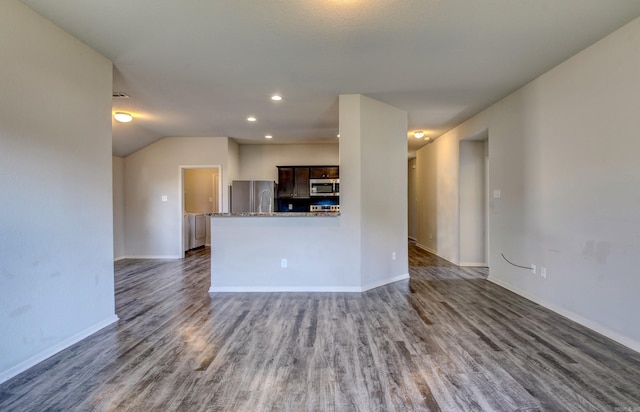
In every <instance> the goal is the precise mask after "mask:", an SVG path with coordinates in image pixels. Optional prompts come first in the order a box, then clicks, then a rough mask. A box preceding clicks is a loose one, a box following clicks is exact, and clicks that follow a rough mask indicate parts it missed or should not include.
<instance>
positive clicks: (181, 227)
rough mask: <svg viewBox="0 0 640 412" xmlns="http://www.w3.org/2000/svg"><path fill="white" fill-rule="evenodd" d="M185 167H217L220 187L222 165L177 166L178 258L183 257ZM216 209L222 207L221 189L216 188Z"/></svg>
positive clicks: (219, 186) (219, 185) (220, 185)
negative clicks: (178, 198)
mask: <svg viewBox="0 0 640 412" xmlns="http://www.w3.org/2000/svg"><path fill="white" fill-rule="evenodd" d="M186 169H217V170H218V188H221V187H222V165H180V166H178V172H179V173H180V179H178V180H179V182H180V185H179V186H180V187H179V190H178V192H179V197H180V209H179V212H180V215H179V217H178V228H179V235H180V255H179V256H180V258H184V246H185V245H184V171H185V170H186ZM217 200H218V208H217V209H218V211H220V210H223V209H222V190H218V199H217Z"/></svg>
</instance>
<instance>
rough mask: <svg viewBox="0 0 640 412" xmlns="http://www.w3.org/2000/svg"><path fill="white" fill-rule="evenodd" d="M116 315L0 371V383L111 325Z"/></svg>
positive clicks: (116, 319) (116, 317) (116, 318)
mask: <svg viewBox="0 0 640 412" xmlns="http://www.w3.org/2000/svg"><path fill="white" fill-rule="evenodd" d="M118 319H119V318H118V316H116V315H115V314H114V315H112V316H109V317H108V318H107V319H105V320H103V321H101V322H98V323H96V324H95V325H93V326H90V327H88V328H87V329H85V330H83V331H82V332H80V333H77V334H75V335H73V336H71V337H70V338H68V339H65V340H63V341H62V342H60V343H58V344H57V345H54V346H53V347H51V348H49V349H47V350H44V351H42V352H40V353H38V354H37V355H34V356H32V357H30V358H29V359H27V360H25V361H24V362H20V363H19V364H17V365H16V366H14V367H12V368H9V369H7V370H6V371H3V372H0V383H3V382H6V381H8V380H9V379H11V378H13V377H14V376H16V375H18V374H20V373H22V372H24V371H26V370H27V369H29V368H31V367H32V366H35V365H37V364H38V363H40V362H42V361H43V360H45V359H48V358H50V357H52V356H53V355H55V354H56V353H58V352H60V351H62V350H64V349H67V348H68V347H69V346H71V345H73V344H76V343H78V342H80V341H81V340H82V339H84V338H86V337H87V336H90V335H93V334H94V333H96V332H97V331H99V330H100V329H103V328H105V327H107V326H109V325H111V324H112V323H115V322H117V321H118Z"/></svg>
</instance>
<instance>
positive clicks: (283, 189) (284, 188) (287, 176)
mask: <svg viewBox="0 0 640 412" xmlns="http://www.w3.org/2000/svg"><path fill="white" fill-rule="evenodd" d="M294 193H295V186H294V174H293V167H279V168H278V197H279V198H282V199H284V198H290V197H294Z"/></svg>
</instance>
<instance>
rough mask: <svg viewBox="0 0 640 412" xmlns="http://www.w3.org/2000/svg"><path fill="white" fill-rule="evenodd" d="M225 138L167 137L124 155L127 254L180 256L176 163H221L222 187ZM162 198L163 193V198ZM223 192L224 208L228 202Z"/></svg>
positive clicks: (226, 161)
mask: <svg viewBox="0 0 640 412" xmlns="http://www.w3.org/2000/svg"><path fill="white" fill-rule="evenodd" d="M228 141H229V139H227V138H226V137H169V138H165V139H162V140H160V141H158V142H156V143H153V144H151V145H149V146H147V147H145V148H144V149H142V150H139V151H137V152H136V153H133V154H132V155H130V156H127V157H126V158H125V236H126V251H127V253H126V254H127V256H129V257H166V258H178V257H180V256H181V254H182V251H181V250H180V249H181V239H182V232H181V226H182V201H181V198H182V193H181V170H180V166H214V165H219V166H221V173H222V187H223V188H224V187H227V186H228V182H229V175H230V169H231V170H233V168H230V167H228V164H229V162H230V161H231V160H230V159H233V157H231V156H229V150H230V146H231V145H229V144H228ZM162 196H167V201H166V202H163V201H162V200H161V199H162ZM228 196H229V193H228V191H227V190H223V191H222V203H223V211H226V210H227V209H226V208H227V207H228V204H229V200H228Z"/></svg>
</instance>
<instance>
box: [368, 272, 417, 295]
mask: <svg viewBox="0 0 640 412" xmlns="http://www.w3.org/2000/svg"><path fill="white" fill-rule="evenodd" d="M407 279H409V274H408V273H405V274H404V275H400V276H394V277H392V278H389V279H385V280H380V281H377V282H373V283H369V284H368V285H364V286H363V287H362V289H361V291H362V292H366V291H367V290H371V289H375V288H379V287H380V286H384V285H388V284H389V283H393V282H399V281H401V280H407Z"/></svg>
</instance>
